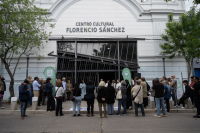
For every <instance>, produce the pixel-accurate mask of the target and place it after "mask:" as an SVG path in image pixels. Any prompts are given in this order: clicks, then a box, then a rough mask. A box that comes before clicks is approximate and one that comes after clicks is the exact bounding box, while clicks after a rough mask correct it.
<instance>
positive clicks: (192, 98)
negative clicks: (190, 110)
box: [190, 96, 195, 105]
mask: <svg viewBox="0 0 200 133" xmlns="http://www.w3.org/2000/svg"><path fill="white" fill-rule="evenodd" d="M190 99H191V101H192V105H194V104H195V103H194V96H190Z"/></svg>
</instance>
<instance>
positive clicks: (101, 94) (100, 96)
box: [97, 81, 107, 118]
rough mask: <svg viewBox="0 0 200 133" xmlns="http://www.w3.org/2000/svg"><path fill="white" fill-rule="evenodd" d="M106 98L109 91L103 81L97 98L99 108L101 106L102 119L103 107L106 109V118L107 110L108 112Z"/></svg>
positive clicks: (105, 115)
mask: <svg viewBox="0 0 200 133" xmlns="http://www.w3.org/2000/svg"><path fill="white" fill-rule="evenodd" d="M106 96H107V91H106V88H105V82H104V81H101V82H100V83H99V89H98V96H97V101H98V106H99V117H100V118H102V106H103V108H104V117H105V118H106V117H107V110H106Z"/></svg>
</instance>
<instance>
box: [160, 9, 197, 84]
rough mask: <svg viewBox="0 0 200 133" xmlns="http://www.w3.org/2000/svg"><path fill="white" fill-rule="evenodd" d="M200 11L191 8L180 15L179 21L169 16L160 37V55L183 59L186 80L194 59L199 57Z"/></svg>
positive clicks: (171, 15)
mask: <svg viewBox="0 0 200 133" xmlns="http://www.w3.org/2000/svg"><path fill="white" fill-rule="evenodd" d="M199 29H200V11H199V10H196V9H195V7H192V8H191V10H190V11H188V12H185V13H183V14H181V15H180V17H179V21H175V20H174V19H173V14H169V16H168V22H167V23H166V29H165V33H164V34H162V35H161V37H162V39H163V40H164V41H165V43H164V44H160V47H161V48H162V50H163V52H162V54H167V55H169V58H170V59H172V58H173V57H175V56H179V57H184V58H185V60H186V62H187V63H188V80H189V76H190V73H191V65H192V63H193V59H194V58H196V57H197V58H199V57H200V50H199V49H200V30H199Z"/></svg>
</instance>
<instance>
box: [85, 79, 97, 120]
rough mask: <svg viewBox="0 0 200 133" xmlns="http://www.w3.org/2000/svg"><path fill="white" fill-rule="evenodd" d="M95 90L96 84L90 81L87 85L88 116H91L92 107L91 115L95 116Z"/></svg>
mask: <svg viewBox="0 0 200 133" xmlns="http://www.w3.org/2000/svg"><path fill="white" fill-rule="evenodd" d="M94 90H95V86H94V85H93V84H92V81H89V85H87V86H86V100H87V115H86V116H87V117H90V109H91V116H94V113H93V110H94V98H95V95H94Z"/></svg>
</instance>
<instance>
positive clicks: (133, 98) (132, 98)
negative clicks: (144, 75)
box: [131, 86, 141, 101]
mask: <svg viewBox="0 0 200 133" xmlns="http://www.w3.org/2000/svg"><path fill="white" fill-rule="evenodd" d="M140 89H141V86H140ZM140 89H139V91H138V92H137V94H136V95H135V97H133V96H132V97H131V100H133V101H135V98H136V97H137V95H138V93H139V92H140Z"/></svg>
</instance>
